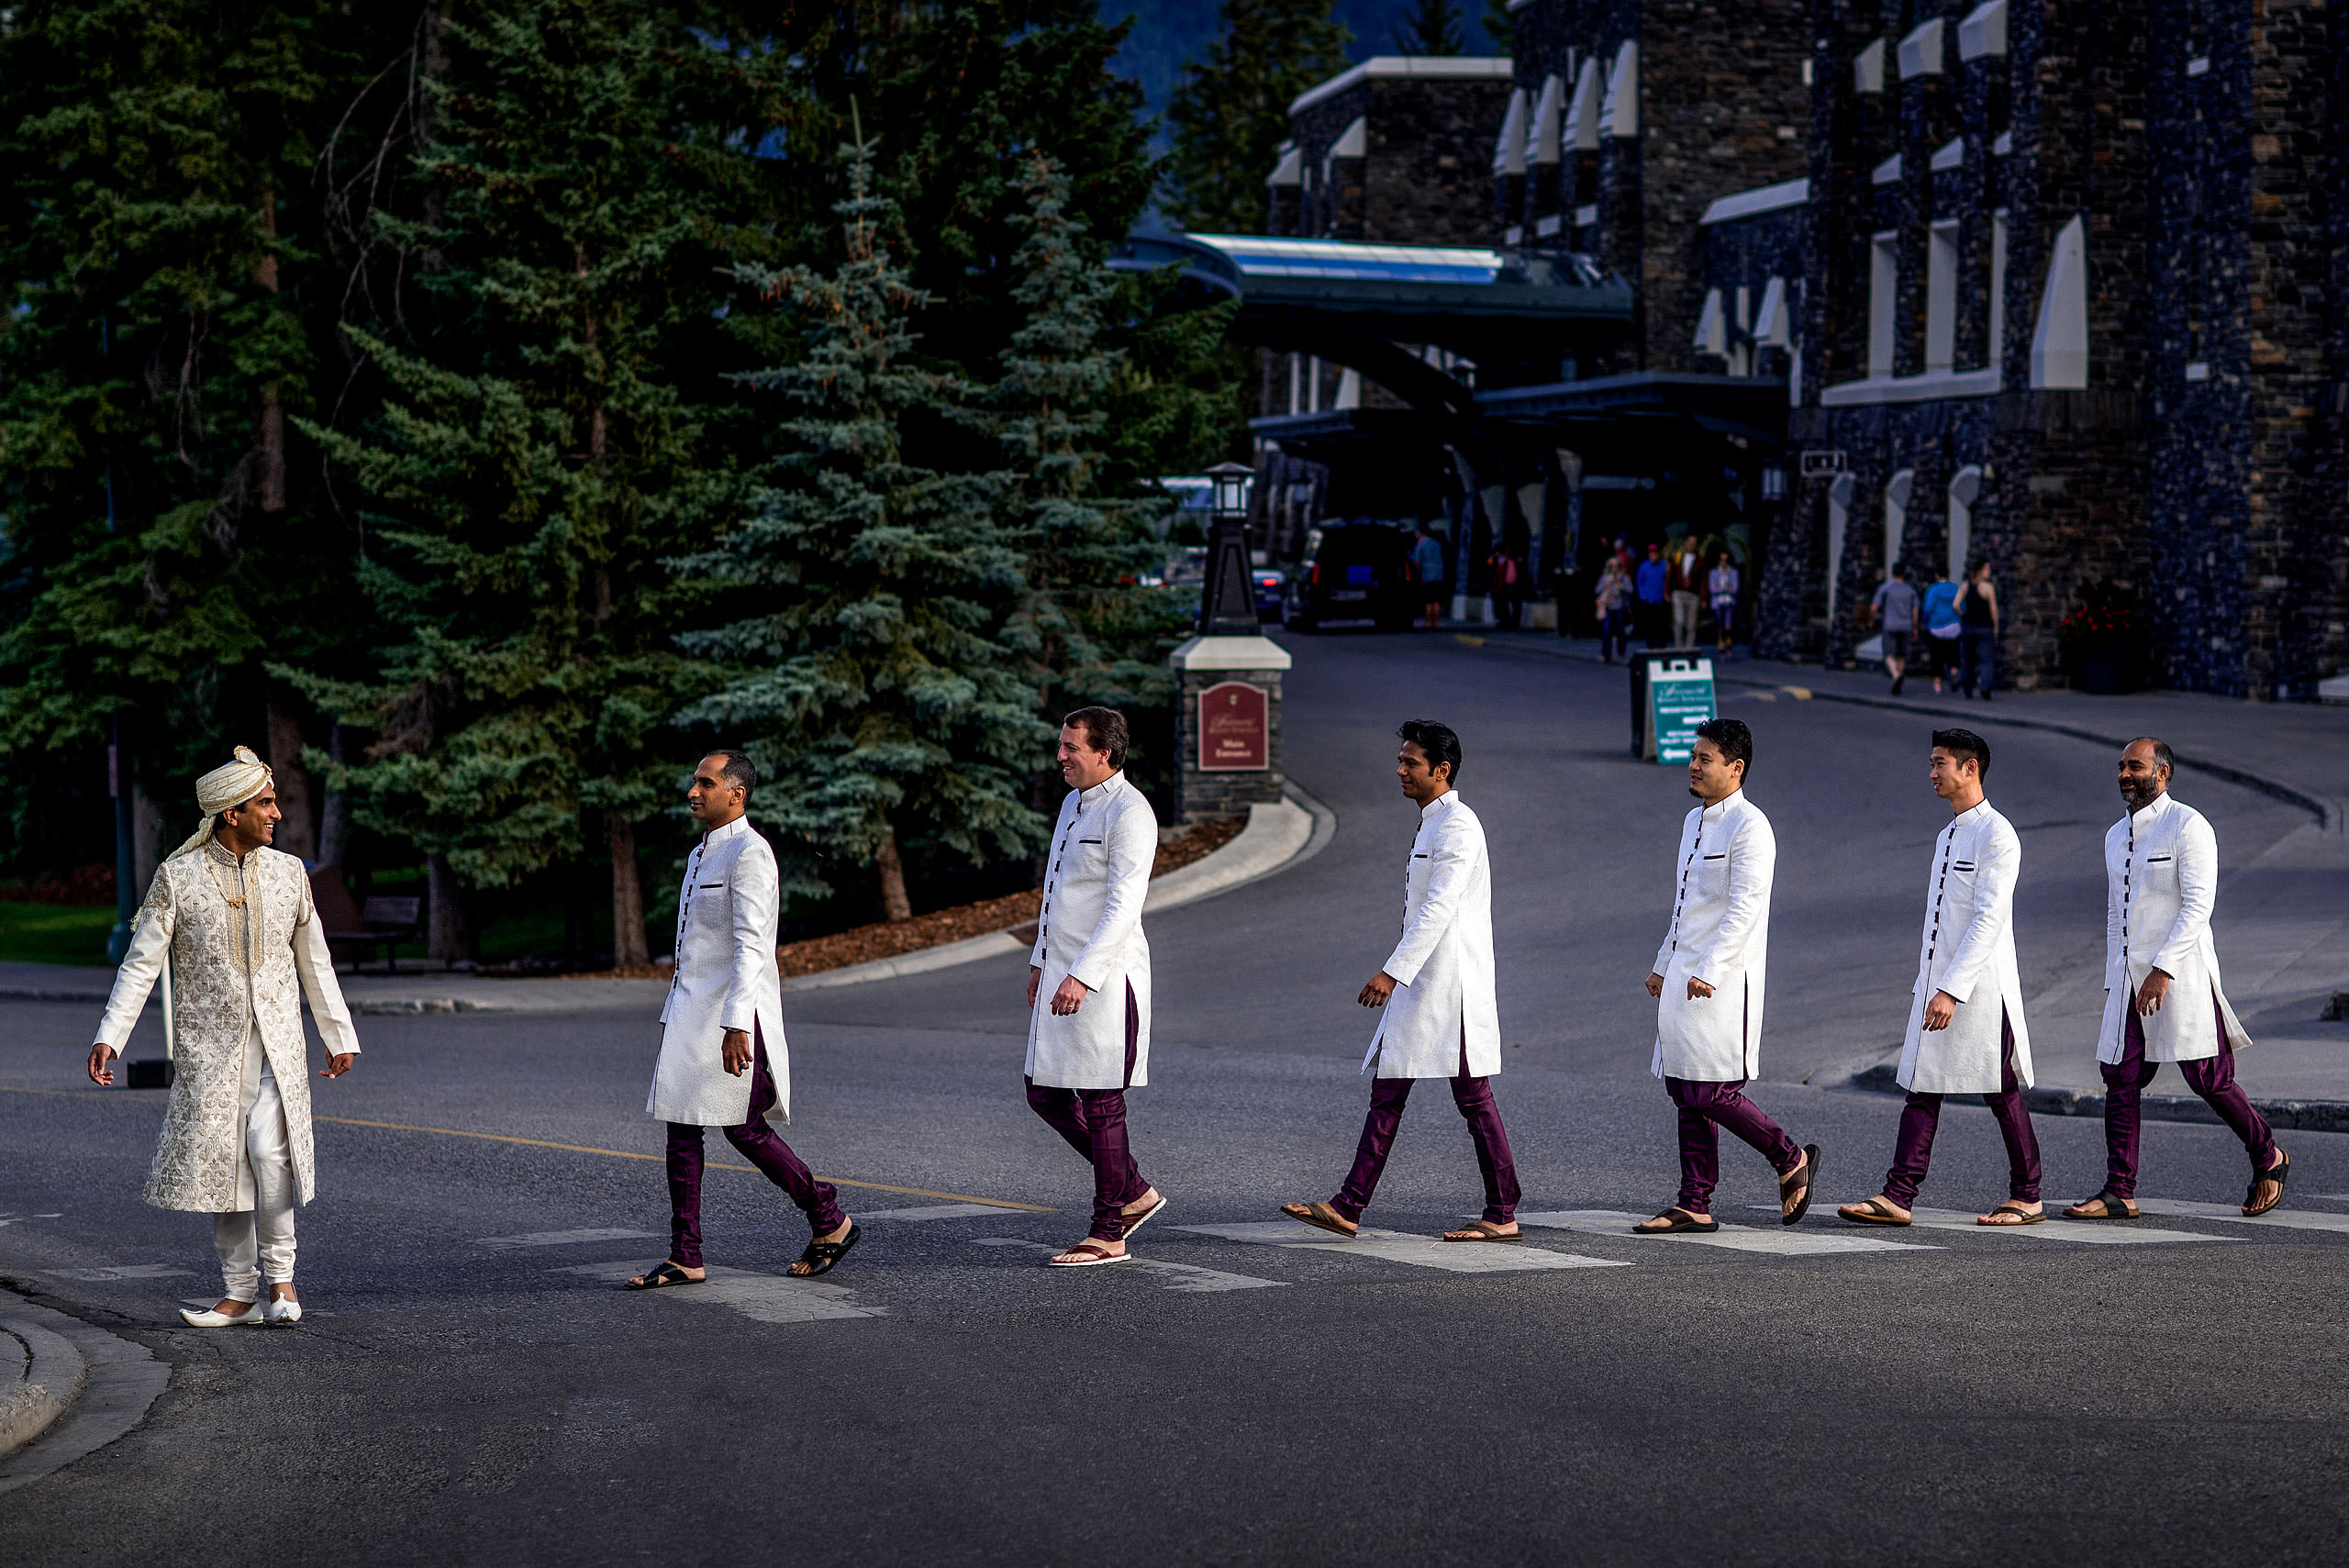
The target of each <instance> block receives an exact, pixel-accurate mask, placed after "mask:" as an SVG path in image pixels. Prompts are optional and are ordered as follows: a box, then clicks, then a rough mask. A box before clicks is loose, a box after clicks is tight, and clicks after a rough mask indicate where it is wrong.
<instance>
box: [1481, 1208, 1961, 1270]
mask: <svg viewBox="0 0 2349 1568" xmlns="http://www.w3.org/2000/svg"><path fill="white" fill-rule="evenodd" d="M1646 1218H1649V1217H1648V1216H1647V1215H1644V1214H1633V1213H1628V1212H1626V1211H1624V1210H1621V1209H1613V1208H1557V1209H1547V1210H1544V1211H1542V1212H1540V1213H1533V1214H1529V1213H1526V1212H1524V1211H1523V1210H1520V1211H1519V1213H1518V1217H1517V1222H1518V1223H1519V1224H1520V1225H1539V1226H1542V1228H1544V1229H1555V1230H1581V1231H1586V1232H1588V1233H1590V1234H1593V1235H1598V1236H1629V1237H1631V1238H1632V1239H1633V1240H1638V1241H1641V1242H1648V1241H1687V1242H1693V1243H1695V1244H1696V1245H1698V1246H1700V1247H1726V1248H1728V1249H1730V1250H1731V1251H1737V1252H1773V1253H1776V1254H1778V1255H1780V1256H1782V1257H1795V1258H1801V1257H1821V1256H1825V1255H1827V1254H1830V1253H1834V1252H1934V1251H1941V1248H1939V1247H1938V1246H1936V1245H1935V1244H1934V1243H1932V1242H1930V1241H1894V1240H1888V1239H1887V1238H1886V1237H1882V1236H1867V1235H1862V1234H1860V1233H1858V1232H1856V1231H1833V1230H1815V1229H1799V1228H1798V1229H1787V1228H1785V1227H1783V1226H1776V1227H1773V1228H1771V1229H1767V1230H1764V1229H1758V1228H1755V1227H1752V1226H1743V1225H1723V1226H1722V1227H1721V1228H1720V1229H1719V1230H1715V1231H1711V1232H1709V1233H1699V1232H1697V1231H1693V1230H1676V1231H1672V1232H1669V1233H1667V1234H1664V1235H1660V1236H1642V1235H1640V1234H1639V1233H1637V1232H1636V1231H1634V1230H1633V1229H1631V1227H1632V1226H1634V1225H1636V1224H1638V1223H1639V1222H1640V1221H1641V1220H1642V1219H1646Z"/></svg>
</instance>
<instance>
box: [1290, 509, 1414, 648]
mask: <svg viewBox="0 0 2349 1568" xmlns="http://www.w3.org/2000/svg"><path fill="white" fill-rule="evenodd" d="M1410 544H1411V536H1410V535H1409V534H1408V533H1406V532H1404V531H1403V530H1402V529H1401V528H1387V527H1385V526H1384V525H1382V524H1378V523H1341V524H1336V525H1332V526H1330V527H1327V528H1323V529H1322V530H1321V542H1320V544H1319V545H1318V546H1317V547H1316V548H1315V549H1314V551H1313V559H1312V560H1311V561H1310V562H1307V563H1306V564H1304V565H1302V566H1300V567H1298V568H1297V571H1296V572H1294V573H1291V574H1290V576H1289V580H1288V605H1287V615H1286V620H1287V623H1288V627H1289V629H1290V630H1292V631H1311V630H1313V629H1315V628H1318V627H1319V626H1321V625H1322V624H1323V623H1325V622H1328V621H1341V620H1368V621H1375V622H1377V623H1378V628H1379V629H1380V630H1381V631H1401V630H1402V629H1403V628H1406V627H1408V626H1409V625H1410V624H1411V612H1412V611H1413V610H1414V609H1416V608H1418V607H1419V606H1418V600H1417V589H1416V588H1415V586H1414V585H1413V584H1412V582H1411V571H1410V565H1411V551H1410Z"/></svg>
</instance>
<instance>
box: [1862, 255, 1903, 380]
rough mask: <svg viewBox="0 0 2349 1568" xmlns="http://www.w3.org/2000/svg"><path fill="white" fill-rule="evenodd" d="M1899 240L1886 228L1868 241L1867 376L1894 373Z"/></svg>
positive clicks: (1885, 376) (1897, 317)
mask: <svg viewBox="0 0 2349 1568" xmlns="http://www.w3.org/2000/svg"><path fill="white" fill-rule="evenodd" d="M1899 246H1900V237H1899V234H1898V231H1896V230H1893V229H1889V228H1887V229H1885V230H1884V231H1883V232H1881V233H1878V234H1875V235H1872V236H1870V237H1869V239H1868V376H1869V378H1870V379H1871V380H1875V379H1878V378H1887V377H1889V376H1890V375H1891V374H1892V358H1893V353H1894V349H1895V345H1896V344H1897V343H1898V341H1899V329H1900V317H1899V307H1900V249H1899Z"/></svg>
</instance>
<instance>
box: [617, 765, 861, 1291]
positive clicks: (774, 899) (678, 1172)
mask: <svg viewBox="0 0 2349 1568" xmlns="http://www.w3.org/2000/svg"><path fill="white" fill-rule="evenodd" d="M758 782H759V773H758V769H757V768H756V767H754V766H753V765H752V764H751V759H750V758H749V757H747V756H745V755H744V754H743V753H741V752H740V751H712V752H710V753H709V754H708V755H707V756H706V757H704V758H703V759H702V760H701V762H700V764H699V765H698V766H697V767H696V768H695V769H694V777H693V783H692V784H689V785H688V786H687V787H686V790H685V807H686V809H687V810H689V811H691V812H692V813H693V814H694V817H696V819H697V820H698V821H699V822H700V823H701V824H702V827H703V828H704V831H703V833H702V839H701V842H700V843H699V844H698V845H696V846H695V849H694V852H693V856H692V858H691V859H690V860H688V861H686V862H685V885H683V886H682V887H680V888H679V889H678V890H677V960H676V963H677V967H676V972H675V973H674V975H673V976H672V977H671V979H670V982H669V999H668V1001H667V1002H666V1003H665V1004H664V1005H663V1006H662V1008H661V1024H662V1032H661V1053H660V1055H659V1057H658V1058H657V1059H656V1060H655V1061H654V1063H653V1068H652V1091H651V1094H650V1095H647V1096H646V1097H645V1102H644V1108H645V1110H646V1111H647V1112H648V1113H649V1114H651V1115H652V1116H656V1117H658V1118H661V1119H662V1121H664V1122H666V1123H667V1124H668V1129H669V1148H668V1163H669V1256H668V1260H667V1261H666V1262H662V1264H661V1265H660V1266H659V1267H657V1268H653V1269H650V1270H648V1271H646V1272H645V1273H640V1274H638V1275H636V1276H635V1277H634V1278H632V1279H630V1280H629V1282H628V1288H629V1289H630V1290H661V1289H665V1288H668V1287H671V1286H674V1285H686V1284H701V1283H702V1282H703V1281H704V1280H705V1279H707V1277H708V1274H707V1271H706V1270H705V1268H704V1267H703V1264H702V1253H701V1176H702V1129H704V1128H705V1127H721V1128H724V1129H726V1141H727V1142H729V1143H730V1144H732V1145H733V1146H734V1148H735V1151H736V1152H738V1153H740V1155H741V1156H742V1157H743V1158H744V1159H746V1160H748V1161H750V1162H751V1164H753V1165H755V1166H757V1167H758V1169H759V1172H760V1173H761V1174H763V1175H764V1176H765V1177H766V1179H767V1180H768V1181H770V1182H773V1183H774V1184H775V1185H776V1186H778V1187H781V1188H782V1189H783V1190H784V1192H785V1194H786V1195H789V1197H790V1198H791V1201H792V1202H793V1203H794V1204H796V1205H797V1206H798V1207H799V1211H800V1212H801V1213H802V1214H804V1215H806V1216H807V1229H808V1231H809V1234H810V1238H811V1239H810V1240H809V1241H808V1243H807V1250H806V1251H803V1252H801V1253H800V1255H799V1261H798V1262H795V1263H793V1264H792V1265H791V1272H792V1273H794V1274H797V1275H800V1276H802V1277H813V1276H814V1275H817V1274H821V1273H830V1272H831V1270H832V1269H833V1267H834V1266H835V1265H837V1264H838V1263H839V1262H840V1261H841V1259H842V1258H845V1257H847V1256H848V1252H849V1249H850V1248H852V1247H853V1246H855V1245H856V1243H857V1241H858V1240H860V1239H861V1235H862V1233H861V1232H860V1231H859V1230H858V1229H857V1228H856V1221H854V1220H852V1219H851V1218H849V1217H848V1216H847V1215H845V1214H843V1213H841V1207H840V1195H839V1193H838V1192H837V1191H836V1190H835V1189H834V1188H833V1186H832V1184H830V1183H829V1182H819V1181H818V1180H817V1179H816V1177H815V1174H814V1173H812V1172H810V1171H809V1170H808V1169H807V1163H806V1162H804V1161H802V1160H801V1159H800V1158H799V1156H798V1155H797V1154H796V1153H794V1152H793V1151H792V1148H791V1145H790V1144H788V1143H785V1141H784V1140H782V1138H781V1137H779V1136H778V1135H777V1134H776V1132H775V1130H774V1128H773V1127H772V1126H770V1125H769V1123H770V1122H775V1121H782V1122H788V1121H790V1119H791V1048H790V1045H789V1043H788V1042H787V1041H786V1040H785V1039H784V1034H783V975H782V973H781V972H780V971H779V970H777V969H776V967H775V960H774V939H775V927H776V924H777V922H778V921H779V919H780V918H781V915H782V885H783V878H782V873H781V872H780V871H779V870H778V869H777V867H776V865H775V860H774V849H773V848H772V847H770V846H769V845H768V843H767V841H766V840H765V839H764V838H763V837H762V836H761V835H760V834H759V832H758V831H757V830H756V829H755V828H752V827H751V822H750V818H749V817H748V816H747V815H746V813H747V812H748V810H749V809H750V800H751V791H752V790H753V789H755V788H756V787H758Z"/></svg>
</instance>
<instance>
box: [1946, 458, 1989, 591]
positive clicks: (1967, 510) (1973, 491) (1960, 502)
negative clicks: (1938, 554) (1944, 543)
mask: <svg viewBox="0 0 2349 1568" xmlns="http://www.w3.org/2000/svg"><path fill="white" fill-rule="evenodd" d="M1981 494H1982V470H1981V467H1980V466H1979V465H1978V464H1976V463H1970V462H1969V463H1967V464H1966V465H1965V467H1964V468H1961V469H1959V470H1958V471H1957V472H1956V473H1953V474H1951V475H1950V478H1949V580H1950V581H1951V582H1953V583H1963V582H1965V558H1966V555H1967V553H1968V552H1969V551H1971V550H1973V548H1974V503H1975V501H1976V499H1978V498H1979V497H1980V495H1981Z"/></svg>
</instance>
